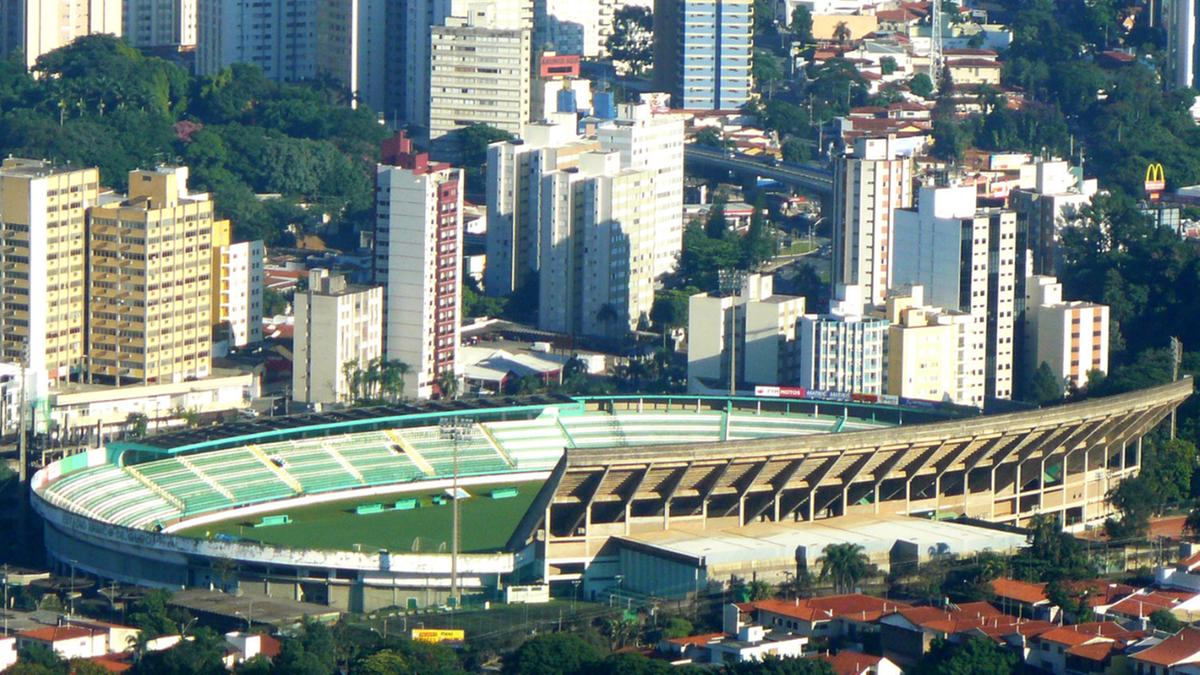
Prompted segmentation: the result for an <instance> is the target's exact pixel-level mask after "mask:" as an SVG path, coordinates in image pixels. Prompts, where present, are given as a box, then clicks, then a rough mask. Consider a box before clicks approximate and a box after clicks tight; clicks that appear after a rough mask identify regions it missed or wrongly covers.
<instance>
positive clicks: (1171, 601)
mask: <svg viewBox="0 0 1200 675" xmlns="http://www.w3.org/2000/svg"><path fill="white" fill-rule="evenodd" d="M1195 595H1196V594H1195V593H1186V592H1181V591H1170V590H1163V589H1156V590H1153V591H1150V592H1149V593H1134V594H1133V595H1130V596H1128V597H1126V598H1125V599H1124V600H1121V601H1119V602H1117V603H1116V604H1114V605H1113V606H1112V607H1109V609H1108V611H1109V612H1112V613H1114V614H1120V615H1122V616H1129V617H1143V616H1150V615H1151V614H1152V613H1154V612H1155V611H1157V610H1160V609H1166V610H1170V609H1171V608H1172V607H1174V606H1175V605H1178V604H1179V603H1180V602H1183V601H1184V600H1189V599H1191V598H1192V597H1194V596H1195Z"/></svg>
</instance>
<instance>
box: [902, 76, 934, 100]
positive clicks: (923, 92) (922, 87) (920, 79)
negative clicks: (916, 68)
mask: <svg viewBox="0 0 1200 675" xmlns="http://www.w3.org/2000/svg"><path fill="white" fill-rule="evenodd" d="M908 90H909V91H911V92H912V93H914V94H916V95H917V96H920V97H921V98H926V99H927V98H930V97H932V96H933V80H931V79H929V75H928V74H927V73H917V74H916V75H913V76H912V79H910V80H909V81H908Z"/></svg>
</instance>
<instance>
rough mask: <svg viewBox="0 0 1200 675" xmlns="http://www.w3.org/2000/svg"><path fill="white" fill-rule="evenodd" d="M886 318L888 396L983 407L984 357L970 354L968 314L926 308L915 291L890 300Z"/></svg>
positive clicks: (917, 289) (921, 295)
mask: <svg viewBox="0 0 1200 675" xmlns="http://www.w3.org/2000/svg"><path fill="white" fill-rule="evenodd" d="M886 314H887V320H888V329H887V330H888V333H887V384H886V387H885V390H886V392H887V393H888V394H891V395H893V396H903V397H906V398H913V399H919V400H925V401H950V402H952V403H957V404H959V405H971V406H982V405H983V402H984V377H983V365H984V363H985V362H986V355H985V354H984V352H983V351H982V350H980V351H978V352H977V353H973V352H972V350H973V349H975V348H976V347H977V345H976V343H975V342H973V341H972V340H971V339H970V334H971V330H972V325H973V323H974V319H973V318H972V317H971V315H970V314H967V313H965V312H958V311H954V310H945V309H941V308H938V307H930V306H928V305H925V304H924V289H923V288H922V287H920V286H914V287H912V288H910V289H908V291H906V292H901V293H893V294H891V295H889V296H888V299H887V306H886ZM978 346H980V347H981V346H982V345H978Z"/></svg>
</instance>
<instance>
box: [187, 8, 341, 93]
mask: <svg viewBox="0 0 1200 675" xmlns="http://www.w3.org/2000/svg"><path fill="white" fill-rule="evenodd" d="M198 2H199V6H198V8H197V16H198V18H197V24H198V27H197V33H198V36H197V44H196V73H197V74H199V75H213V74H215V73H218V72H220V71H221V70H222V69H224V68H226V67H228V66H230V65H232V64H234V63H249V64H253V65H256V66H258V67H259V68H261V69H262V71H263V74H264V75H266V76H267V78H269V79H271V80H276V81H279V82H296V81H299V80H307V79H313V78H315V77H316V76H317V12H318V6H319V5H318V0H265V1H263V0H254V1H252V0H198Z"/></svg>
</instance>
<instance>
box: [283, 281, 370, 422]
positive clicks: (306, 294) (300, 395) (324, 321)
mask: <svg viewBox="0 0 1200 675" xmlns="http://www.w3.org/2000/svg"><path fill="white" fill-rule="evenodd" d="M294 303H295V310H296V311H295V338H294V341H293V344H294V348H293V355H294V358H293V360H292V363H293V365H292V398H293V399H294V400H296V401H298V402H300V403H307V404H330V403H347V402H350V401H351V399H352V397H353V396H354V392H352V391H351V390H350V385H351V383H352V380H353V378H354V372H353V371H354V370H355V369H360V370H362V371H366V370H367V368H368V366H369V364H370V363H371V361H373V360H375V359H378V358H379V357H380V356H382V355H383V333H382V328H383V289H382V288H380V287H378V286H372V287H366V286H356V285H352V284H347V283H346V279H345V277H343V276H340V275H330V274H329V270H324V269H317V270H311V271H309V275H308V288H307V289H305V290H304V291H298V292H297V293H296V296H295V300H294Z"/></svg>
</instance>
